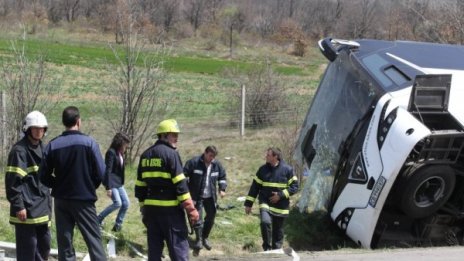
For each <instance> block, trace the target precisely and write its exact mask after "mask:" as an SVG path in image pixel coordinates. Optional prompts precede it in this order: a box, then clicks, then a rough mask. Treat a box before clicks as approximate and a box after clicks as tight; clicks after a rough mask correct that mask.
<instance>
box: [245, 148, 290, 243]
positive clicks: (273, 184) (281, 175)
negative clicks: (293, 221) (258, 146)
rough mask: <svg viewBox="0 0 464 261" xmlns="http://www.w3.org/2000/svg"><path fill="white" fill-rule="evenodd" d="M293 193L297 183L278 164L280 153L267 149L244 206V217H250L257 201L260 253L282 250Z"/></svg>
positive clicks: (285, 169)
mask: <svg viewBox="0 0 464 261" xmlns="http://www.w3.org/2000/svg"><path fill="white" fill-rule="evenodd" d="M297 190H298V179H297V177H296V176H295V175H294V174H293V168H292V167H291V166H289V165H287V164H286V163H285V162H284V161H283V160H282V153H281V151H280V150H279V149H277V148H269V149H267V151H266V164H264V165H263V166H261V167H260V168H259V170H258V172H257V173H256V177H255V178H254V179H253V183H252V184H251V187H250V191H249V192H248V196H247V197H246V200H245V204H244V205H245V213H246V214H250V213H251V208H252V206H253V202H254V201H255V199H256V197H258V201H259V210H260V211H259V212H260V219H261V224H260V226H261V236H262V239H263V249H264V251H267V250H271V249H279V248H282V244H283V241H284V231H283V225H284V220H285V218H286V217H287V216H288V214H289V205H290V200H289V198H290V196H291V195H293V194H295V193H296V192H297Z"/></svg>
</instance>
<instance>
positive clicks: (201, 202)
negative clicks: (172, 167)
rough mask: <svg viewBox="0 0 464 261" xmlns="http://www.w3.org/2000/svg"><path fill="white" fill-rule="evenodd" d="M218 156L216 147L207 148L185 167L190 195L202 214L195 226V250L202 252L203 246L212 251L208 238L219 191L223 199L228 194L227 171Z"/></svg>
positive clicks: (214, 215)
mask: <svg viewBox="0 0 464 261" xmlns="http://www.w3.org/2000/svg"><path fill="white" fill-rule="evenodd" d="M217 154H218V150H217V148H216V147H215V146H213V145H210V146H207V147H206V149H205V151H204V152H203V154H202V155H200V156H196V157H193V158H192V159H190V160H188V161H187V163H186V164H185V166H184V173H185V175H187V177H188V180H189V190H190V194H191V195H192V199H193V201H194V202H195V208H196V209H197V211H198V213H199V214H200V220H199V222H198V223H197V224H195V226H194V230H195V235H196V240H195V244H194V245H193V248H194V250H200V249H202V248H203V246H204V247H205V248H206V249H207V250H211V245H210V243H209V241H208V236H209V234H210V232H211V229H212V228H213V225H214V219H215V217H216V210H217V207H216V206H217V191H219V195H220V196H221V198H222V197H224V196H225V194H226V187H227V180H226V171H225V170H224V168H223V167H222V164H221V162H219V161H218V160H216V156H217ZM216 184H217V185H218V188H217V189H216ZM203 208H204V209H205V212H206V216H205V220H204V222H203V220H202V216H203V215H202V213H203Z"/></svg>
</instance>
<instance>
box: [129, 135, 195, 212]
mask: <svg viewBox="0 0 464 261" xmlns="http://www.w3.org/2000/svg"><path fill="white" fill-rule="evenodd" d="M135 197H136V198H138V200H139V204H140V206H143V207H144V212H145V213H148V212H149V213H158V214H178V213H179V210H180V209H181V208H180V203H181V202H182V201H184V200H187V199H190V198H191V197H190V193H189V189H188V186H187V179H186V178H185V175H184V173H183V169H182V162H181V159H180V156H179V154H178V153H177V151H176V150H175V148H173V147H172V146H171V145H170V144H169V143H167V142H165V141H162V140H157V141H156V143H155V144H154V145H153V146H151V147H150V148H148V149H147V150H146V151H145V152H143V154H142V155H141V156H140V162H139V165H138V168H137V181H136V182H135Z"/></svg>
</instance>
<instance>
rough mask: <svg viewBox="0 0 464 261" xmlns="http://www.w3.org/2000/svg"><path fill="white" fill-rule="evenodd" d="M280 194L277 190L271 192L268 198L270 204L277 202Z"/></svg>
mask: <svg viewBox="0 0 464 261" xmlns="http://www.w3.org/2000/svg"><path fill="white" fill-rule="evenodd" d="M279 200H280V196H279V193H278V192H272V196H271V197H270V198H269V201H271V203H272V204H275V203H277V202H279Z"/></svg>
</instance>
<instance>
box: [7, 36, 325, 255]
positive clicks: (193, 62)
mask: <svg viewBox="0 0 464 261" xmlns="http://www.w3.org/2000/svg"><path fill="white" fill-rule="evenodd" d="M62 39H66V37H62ZM44 46H47V48H46V49H47V50H48V51H47V55H48V56H47V57H48V60H47V61H48V71H47V72H48V74H47V75H49V77H51V78H53V79H55V80H59V82H60V86H61V88H60V93H59V94H58V95H57V97H56V102H57V104H56V107H54V108H53V109H52V110H50V111H48V112H47V113H46V115H47V118H48V120H49V125H50V126H49V131H48V136H47V137H46V139H45V140H46V141H48V140H50V139H51V138H53V137H55V136H56V135H59V134H60V133H61V131H62V130H63V128H62V126H61V124H60V115H61V111H62V109H63V108H64V107H65V106H67V105H76V106H78V107H79V108H80V110H81V115H82V118H83V126H82V131H83V132H84V133H87V134H90V135H91V136H93V137H95V139H96V140H97V141H98V142H99V144H100V148H101V150H102V153H104V152H105V150H106V148H108V146H109V143H110V139H111V137H112V135H113V133H112V130H111V129H110V128H109V126H108V122H107V120H106V118H107V117H111V116H110V115H107V114H105V112H104V107H103V106H104V103H103V102H101V101H102V100H103V99H112V98H114V97H105V96H104V92H103V91H102V88H103V86H106V85H108V84H111V80H112V79H111V74H110V73H109V72H108V71H107V70H106V68H107V67H106V66H107V65H108V62H109V63H114V62H115V60H114V57H113V56H112V53H111V51H110V50H109V49H108V48H107V45H106V44H104V43H95V42H90V43H79V42H77V41H76V42H72V41H70V40H68V41H64V40H57V41H55V42H50V41H47V40H42V39H30V40H27V41H26V47H27V50H28V52H30V54H31V55H33V54H37V53H39V52H40V51H42V50H43V49H44ZM248 52H249V53H254V50H248ZM256 52H260V50H258V49H256ZM310 52H313V54H312V55H311V56H310V57H307V58H305V59H307V60H309V61H306V60H302V59H299V58H293V57H288V56H287V55H285V54H278V53H273V56H272V57H271V58H272V59H271V60H272V61H273V64H274V66H275V68H276V71H278V72H280V73H282V74H283V75H282V78H283V79H284V81H285V82H286V83H287V87H286V93H287V94H288V97H289V99H290V101H291V103H292V104H293V105H295V107H297V108H298V113H297V115H295V117H292V120H293V121H289V122H286V123H283V122H282V123H279V124H278V125H277V127H269V128H264V129H246V130H245V136H243V137H241V136H240V135H239V129H238V128H237V127H233V125H231V124H230V123H229V116H230V114H231V112H230V111H228V110H227V109H226V107H224V104H225V103H226V102H227V101H228V100H229V99H230V98H231V97H229V96H228V92H226V91H225V90H226V89H227V88H231V86H233V85H232V84H231V83H230V80H228V79H224V78H222V76H221V71H222V70H223V68H225V67H238V68H242V69H246V68H248V67H251V66H254V65H255V64H256V63H257V61H259V60H260V59H259V58H256V57H251V56H250V58H249V59H246V58H244V59H234V60H231V59H221V58H207V57H206V56H200V57H197V56H194V55H191V53H190V54H189V55H187V54H186V53H187V52H185V51H182V47H179V48H178V49H174V50H173V52H172V53H171V56H168V57H166V63H165V65H166V68H168V70H169V72H170V73H169V74H168V76H167V78H166V80H165V81H164V82H163V84H162V87H163V88H162V92H161V94H160V98H162V99H164V101H168V102H169V103H168V104H169V106H168V113H167V115H164V116H162V115H161V116H157V118H156V119H153V124H157V123H158V122H159V121H160V120H161V118H162V117H173V118H176V119H177V120H178V122H179V123H180V126H181V130H182V134H181V136H180V141H179V153H180V154H181V158H182V159H183V161H184V162H185V161H186V160H187V159H189V158H191V157H193V156H196V155H199V154H201V153H202V151H203V150H204V148H205V147H206V146H207V145H210V144H214V145H216V146H217V147H218V149H219V155H218V159H219V160H220V161H221V162H222V163H223V165H224V167H225V169H226V171H227V175H228V184H229V187H228V189H227V196H226V197H225V198H224V199H221V200H220V201H219V204H220V205H221V206H233V208H232V209H230V210H226V211H219V212H218V216H217V220H216V225H215V227H214V228H213V231H212V234H211V237H210V239H211V242H212V244H213V246H214V249H213V250H212V251H210V252H208V251H203V252H204V255H210V256H214V255H219V256H224V255H225V256H236V255H241V254H246V253H249V252H256V251H261V236H260V231H259V225H258V224H259V218H258V215H257V213H258V212H257V209H258V207H257V205H255V207H254V212H253V215H249V216H247V215H245V214H244V210H243V206H242V204H243V203H242V202H240V201H238V198H240V197H242V196H245V195H246V194H247V192H248V188H249V186H250V184H251V181H252V177H253V175H254V174H255V172H256V170H257V169H258V167H259V166H260V165H261V164H263V163H264V157H263V156H264V151H265V149H266V148H267V147H269V146H273V145H275V144H279V141H280V140H281V139H282V137H280V133H282V132H280V131H279V129H280V128H289V127H291V128H294V127H296V126H295V125H296V124H297V123H298V122H301V119H302V117H303V116H304V114H305V112H306V110H307V108H308V105H309V100H310V99H311V97H312V96H313V94H314V90H315V87H316V86H317V81H318V79H319V77H320V74H321V73H322V71H323V68H324V67H323V66H322V63H323V60H322V58H321V56H320V55H319V54H318V52H316V51H314V50H311V51H310ZM0 54H1V55H2V57H1V59H3V62H7V61H8V59H9V57H10V55H11V50H10V40H9V39H0ZM210 57H221V56H220V55H217V54H214V53H213V54H211V55H210ZM283 60H285V61H286V62H281V61H283ZM289 61H290V62H289ZM292 61H293V62H292ZM293 118H295V119H293ZM153 142H154V139H152V140H147V141H146V144H147V146H148V145H149V144H152V143H153ZM2 164H4V163H3V162H2V163H1V164H0V165H2ZM126 173H127V178H126V185H125V187H126V189H127V191H128V194H129V197H130V199H131V203H132V204H131V206H130V208H129V211H128V213H127V216H126V219H125V221H124V224H123V230H122V232H120V233H117V236H118V237H121V238H124V240H126V241H128V242H132V243H133V244H134V245H135V246H138V247H139V250H140V251H141V252H144V253H145V252H146V235H145V234H144V226H143V225H142V223H141V220H140V214H139V209H138V205H137V202H136V199H135V198H134V192H133V188H134V182H135V175H136V174H135V166H129V167H128V169H127V172H126ZM3 182H4V179H1V180H0V208H1V209H3V210H5V211H2V212H1V213H0V219H1V220H2V221H0V240H1V241H10V242H13V241H14V231H13V228H12V226H10V225H9V224H8V222H7V220H8V218H7V216H8V211H6V210H7V209H8V208H9V205H8V203H7V201H6V199H5V196H4V195H5V192H4V184H3ZM98 196H99V200H98V201H97V202H96V205H97V211H102V210H103V208H104V207H106V206H107V205H108V204H110V199H109V198H107V197H106V195H105V191H104V189H103V188H102V187H100V188H99V189H98ZM115 215H116V213H112V214H111V215H110V216H109V217H107V219H106V220H105V221H106V225H105V227H104V228H105V230H106V231H109V230H110V229H111V227H112V225H113V224H112V221H113V220H114V218H115ZM299 222H300V221H299ZM52 230H53V234H52V235H56V233H55V232H54V230H55V227H54V222H52ZM52 238H53V242H52V244H53V247H54V248H56V239H55V238H56V237H55V236H52ZM74 242H75V247H76V250H77V251H78V252H84V251H86V247H85V244H84V242H83V240H82V237H81V235H80V233H79V232H76V233H75V240H74ZM105 243H106V242H105ZM285 244H289V242H288V241H287V242H286V243H285ZM203 252H202V255H203ZM118 255H120V256H121V255H122V256H124V257H127V258H129V257H131V255H132V253H131V251H130V250H129V248H128V247H127V246H125V245H124V243H122V242H119V243H118Z"/></svg>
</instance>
